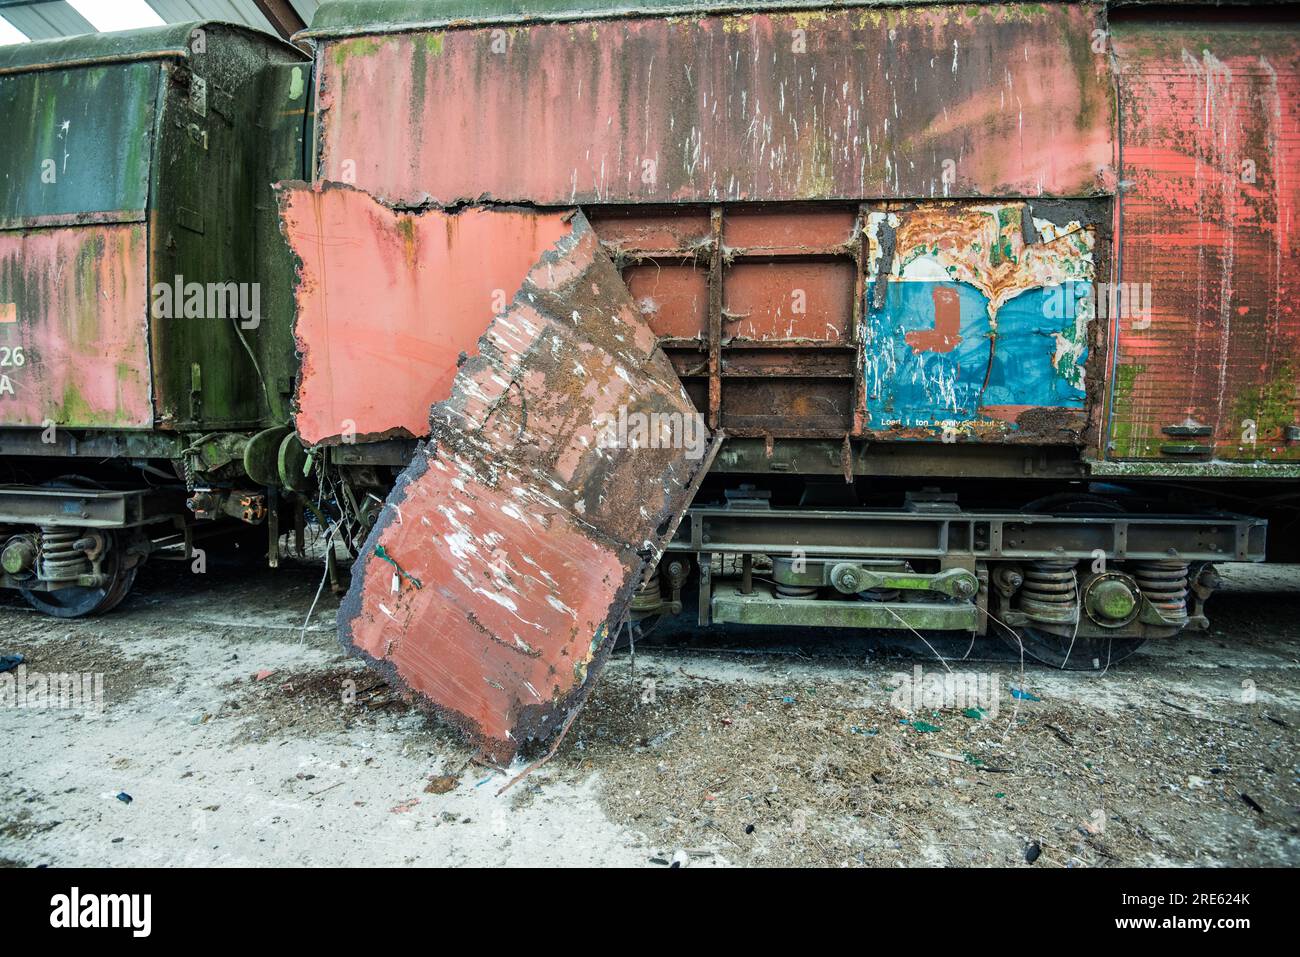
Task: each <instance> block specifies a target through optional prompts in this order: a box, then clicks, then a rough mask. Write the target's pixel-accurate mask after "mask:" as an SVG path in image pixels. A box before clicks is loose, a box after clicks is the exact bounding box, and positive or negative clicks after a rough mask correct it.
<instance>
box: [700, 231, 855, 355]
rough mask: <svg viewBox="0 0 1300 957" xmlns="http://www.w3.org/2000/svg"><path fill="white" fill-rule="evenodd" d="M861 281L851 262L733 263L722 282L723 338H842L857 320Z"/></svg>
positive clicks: (830, 339) (833, 339) (841, 339)
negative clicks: (856, 290)
mask: <svg viewBox="0 0 1300 957" xmlns="http://www.w3.org/2000/svg"><path fill="white" fill-rule="evenodd" d="M724 222H725V220H724ZM856 283H857V267H856V266H855V265H854V263H853V262H852V261H851V260H840V261H836V262H819V261H814V262H738V263H733V264H732V265H731V266H730V267H728V269H727V271H726V273H725V276H724V279H723V284H722V297H723V304H722V333H723V336H724V338H727V339H736V340H752V341H762V342H766V341H785V340H794V339H805V340H812V341H818V342H843V341H844V340H845V339H846V338H847V337H848V331H849V327H850V325H851V324H852V321H853V296H854V287H855V285H856Z"/></svg>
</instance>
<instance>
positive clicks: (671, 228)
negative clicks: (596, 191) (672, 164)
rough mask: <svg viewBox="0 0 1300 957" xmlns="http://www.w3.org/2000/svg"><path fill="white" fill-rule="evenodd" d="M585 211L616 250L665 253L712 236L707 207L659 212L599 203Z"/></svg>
mask: <svg viewBox="0 0 1300 957" xmlns="http://www.w3.org/2000/svg"><path fill="white" fill-rule="evenodd" d="M586 213H587V217H588V219H590V220H591V227H592V229H594V230H596V235H598V236H599V237H600V241H601V242H602V243H604V244H605V245H606V246H609V247H610V248H612V249H614V250H627V251H636V252H641V253H664V252H671V251H673V250H679V249H681V250H686V249H691V248H693V247H696V246H699V245H700V244H702V243H707V242H709V239H710V236H709V211H708V209H707V208H701V207H697V208H694V209H675V210H672V211H670V212H664V213H657V212H640V211H638V210H637V209H636V207H633V208H632V209H631V210H610V209H602V208H601V207H598V206H597V207H594V208H592V209H588V210H586Z"/></svg>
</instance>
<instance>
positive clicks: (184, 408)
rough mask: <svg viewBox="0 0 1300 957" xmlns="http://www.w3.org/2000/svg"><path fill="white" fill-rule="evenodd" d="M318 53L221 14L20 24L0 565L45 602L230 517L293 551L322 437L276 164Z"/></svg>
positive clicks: (282, 161)
mask: <svg viewBox="0 0 1300 957" xmlns="http://www.w3.org/2000/svg"><path fill="white" fill-rule="evenodd" d="M310 77H311V63H310V59H309V58H308V57H307V56H306V55H304V54H303V53H301V52H300V51H298V50H297V49H296V48H294V47H292V46H290V45H289V44H286V43H283V42H281V41H279V40H276V39H274V38H271V37H269V36H266V35H263V34H261V33H258V32H255V31H251V30H246V29H243V28H239V27H233V26H230V25H226V24H219V23H187V24H179V25H172V26H168V27H163V28H157V29H149V30H140V31H131V32H124V33H116V34H102V35H97V36H87V37H74V38H70V39H66V40H52V41H45V42H38V43H30V44H25V45H19V46H6V47H0V130H3V133H0V137H2V140H0V142H2V144H3V145H2V146H0V465H2V466H3V469H4V475H3V478H0V481H2V482H3V483H4V484H3V485H2V486H0V547H2V548H3V553H2V562H0V564H2V566H3V571H2V572H0V584H3V585H4V586H5V587H9V588H17V589H20V590H21V591H22V594H23V595H24V596H25V597H26V599H27V600H28V601H29V602H30V603H31V604H32V605H33V606H35V607H36V608H38V609H40V610H42V611H45V612H48V613H50V614H52V615H57V616H62V617H71V616H76V615H83V614H90V613H94V612H97V611H105V610H107V609H109V608H111V607H113V606H114V605H115V604H117V603H118V602H120V601H121V600H122V598H123V597H124V596H125V595H126V593H127V591H128V590H129V588H130V587H131V583H132V581H133V579H134V577H135V574H136V569H137V568H138V566H139V564H140V563H141V562H142V561H144V560H145V559H146V558H147V557H148V556H150V555H151V554H158V555H160V556H170V557H175V558H181V559H185V560H190V559H191V558H192V557H193V556H194V552H193V549H194V542H195V541H198V540H202V539H204V537H205V535H208V534H209V533H220V536H221V540H222V541H224V542H226V543H230V542H232V541H237V540H240V539H243V540H244V541H245V543H246V547H253V548H254V549H256V546H255V544H254V545H252V546H248V545H247V542H248V541H249V540H250V539H251V540H252V541H253V542H254V543H255V542H256V540H257V539H258V538H260V540H261V541H262V542H263V543H269V547H270V549H271V552H272V561H274V551H275V547H276V543H277V541H278V539H279V534H278V529H277V527H276V523H277V521H278V517H279V514H280V510H281V505H282V504H284V503H285V501H286V499H287V498H289V497H290V496H292V495H293V494H294V493H293V490H294V489H297V488H301V487H303V486H304V477H303V459H304V456H303V451H302V448H301V446H300V445H299V444H298V443H297V439H296V437H295V436H294V434H293V429H292V427H291V424H290V400H291V398H292V389H293V375H294V368H295V362H296V360H295V356H294V348H293V340H292V330H291V322H290V304H291V303H290V297H289V292H288V282H289V277H290V275H291V273H292V262H291V260H289V258H288V252H287V250H286V249H285V248H284V245H283V243H282V242H280V241H279V238H278V225H277V220H276V215H275V209H274V200H273V196H272V193H271V183H272V182H274V181H275V180H279V179H285V178H293V177H295V176H299V175H301V170H302V169H303V163H304V157H305V150H304V143H305V133H306V130H307V124H308V119H307V109H306V104H307V103H308V97H309V94H310ZM268 528H269V533H268ZM241 530H243V531H246V532H247V531H251V533H252V534H251V536H250V535H248V534H243V535H241V534H240V532H241ZM212 541H213V542H216V541H218V539H212ZM213 547H216V546H215V545H214V546H213ZM264 547H265V546H264ZM259 551H260V550H259Z"/></svg>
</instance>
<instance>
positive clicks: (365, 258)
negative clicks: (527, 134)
mask: <svg viewBox="0 0 1300 957" xmlns="http://www.w3.org/2000/svg"><path fill="white" fill-rule="evenodd" d="M280 196H281V200H280V207H281V218H282V223H283V229H284V232H285V235H286V237H287V238H288V241H289V244H290V246H291V247H292V248H293V250H294V253H295V255H296V256H297V258H298V259H299V261H300V266H299V273H298V293H297V300H298V302H297V320H296V335H297V339H298V345H299V351H300V352H301V354H302V371H301V376H300V379H299V386H298V395H297V414H296V423H297V427H298V433H299V435H301V436H302V438H303V440H304V441H306V442H308V443H320V442H336V441H339V440H340V439H341V438H348V439H352V438H379V437H385V436H393V435H398V436H424V435H427V434H428V431H429V407H430V406H431V405H433V403H435V402H440V401H442V400H443V399H446V398H447V397H448V395H449V393H450V391H451V384H452V379H453V378H454V377H455V375H456V369H457V368H458V366H459V363H460V362H461V361H463V359H464V358H465V357H466V356H467V355H470V354H472V353H474V352H475V351H476V348H477V342H478V338H479V336H481V335H482V334H483V332H484V330H485V329H487V326H488V323H489V322H491V321H492V317H493V315H495V314H496V313H498V312H500V311H501V310H502V309H503V308H505V306H506V304H507V303H509V302H510V301H511V299H513V298H514V295H515V293H516V292H517V291H518V289H519V285H520V283H521V282H523V279H524V277H525V276H526V275H527V274H528V270H529V269H530V268H531V267H532V265H533V264H534V263H535V262H536V261H537V259H538V258H539V257H540V256H541V254H542V253H543V252H544V251H546V250H547V249H549V248H551V247H552V246H553V245H554V244H555V242H556V241H557V240H558V239H559V238H560V237H561V236H562V235H564V234H565V233H567V232H568V229H569V227H568V225H567V223H566V221H565V219H566V214H564V213H562V212H541V211H538V210H532V209H490V208H485V207H477V208H469V209H463V210H460V211H453V212H444V211H441V210H430V211H426V212H422V213H402V212H395V211H394V210H392V209H390V208H388V207H387V206H384V205H382V204H381V203H378V202H376V201H375V200H374V199H372V198H371V197H370V196H369V195H368V194H366V193H364V192H362V191H360V190H355V189H351V188H348V187H346V186H340V185H337V184H329V185H325V186H319V187H316V188H314V189H308V188H305V187H303V186H301V185H298V186H295V185H292V184H290V185H289V186H287V187H286V188H284V189H282V191H281V194H280Z"/></svg>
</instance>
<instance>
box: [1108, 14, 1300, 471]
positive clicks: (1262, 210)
mask: <svg viewBox="0 0 1300 957" xmlns="http://www.w3.org/2000/svg"><path fill="white" fill-rule="evenodd" d="M1222 16H1223V20H1222V21H1221V22H1206V21H1198V22H1197V23H1195V24H1184V23H1159V22H1150V21H1146V20H1143V21H1141V22H1127V23H1118V24H1115V25H1114V29H1113V38H1114V45H1115V52H1116V57H1117V64H1118V71H1119V96H1120V104H1121V112H1120V121H1121V162H1122V167H1123V169H1122V174H1123V178H1124V179H1125V180H1127V181H1129V184H1130V185H1129V186H1128V188H1127V189H1125V190H1124V191H1123V193H1122V194H1121V199H1120V236H1119V239H1120V253H1119V274H1118V278H1119V281H1120V283H1121V286H1120V289H1121V291H1122V293H1123V296H1122V298H1121V301H1120V308H1119V309H1114V310H1112V312H1116V313H1119V315H1113V316H1112V317H1111V321H1112V323H1114V325H1115V326H1116V333H1117V342H1118V348H1117V352H1116V361H1115V368H1114V372H1113V383H1112V406H1111V409H1110V423H1109V448H1108V455H1109V456H1110V457H1112V458H1116V459H1128V460H1145V461H1147V462H1151V463H1155V462H1163V463H1167V464H1166V466H1165V468H1166V469H1167V470H1168V471H1169V472H1171V473H1178V472H1186V473H1188V474H1196V473H1197V472H1198V471H1200V470H1202V469H1207V468H1210V467H1212V466H1211V462H1212V461H1213V460H1220V461H1223V460H1228V461H1244V462H1254V461H1274V462H1277V461H1287V462H1300V441H1296V439H1297V438H1298V437H1300V436H1296V434H1295V432H1294V430H1295V428H1296V427H1297V426H1300V401H1298V400H1300V302H1298V301H1297V300H1298V298H1300V266H1298V265H1297V262H1298V256H1300V224H1298V223H1297V222H1296V213H1297V207H1298V206H1300V173H1298V172H1297V170H1300V28H1298V27H1297V26H1296V25H1295V24H1282V23H1267V22H1261V23H1257V24H1238V23H1234V22H1232V20H1231V14H1230V13H1229V12H1226V11H1225V12H1223V13H1222ZM1289 430H1290V431H1289Z"/></svg>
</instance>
